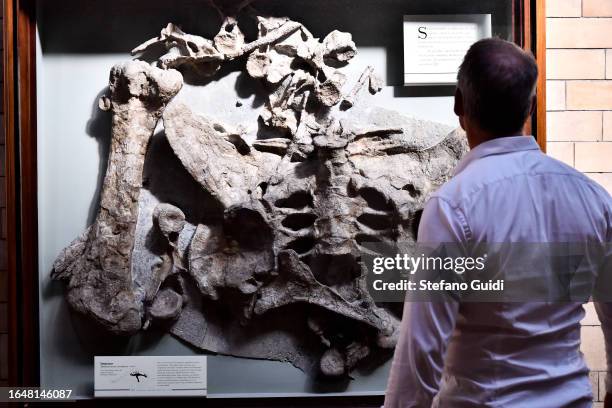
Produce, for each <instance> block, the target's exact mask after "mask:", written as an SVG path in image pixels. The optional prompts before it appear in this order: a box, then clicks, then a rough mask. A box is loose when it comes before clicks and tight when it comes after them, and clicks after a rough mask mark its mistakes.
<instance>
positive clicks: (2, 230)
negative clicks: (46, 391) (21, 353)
mask: <svg viewBox="0 0 612 408" xmlns="http://www.w3.org/2000/svg"><path fill="white" fill-rule="evenodd" d="M2 17H3V12H2V3H1V2H0V24H1V23H2ZM0 48H2V32H1V30H0ZM3 62H4V61H3V59H0V90H1V89H2V86H4V84H2V79H1V78H2V73H3V72H4V69H3V68H4V67H3ZM0 122H1V123H3V122H4V103H3V98H0ZM4 141H5V138H4V127H3V126H0V386H6V385H7V383H8V358H7V357H8V334H7V327H8V324H7V321H8V316H7V314H8V313H7V300H8V299H7V280H8V279H7V276H8V272H7V248H6V183H5V178H4V175H5V148H4Z"/></svg>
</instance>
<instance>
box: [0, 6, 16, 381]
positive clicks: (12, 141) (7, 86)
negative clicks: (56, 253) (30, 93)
mask: <svg viewBox="0 0 612 408" xmlns="http://www.w3.org/2000/svg"><path fill="white" fill-rule="evenodd" d="M3 10H4V12H3V13H4V18H3V22H2V39H3V42H2V48H3V49H4V52H3V66H4V72H3V84H4V86H3V97H2V99H3V104H4V123H3V127H4V135H5V143H6V161H5V165H6V170H5V172H6V196H7V205H6V223H7V225H6V230H7V255H8V283H7V286H8V288H7V290H8V301H9V304H8V314H9V320H8V332H9V339H8V356H7V358H8V363H9V373H8V374H9V375H8V378H9V384H10V385H15V384H18V379H17V377H18V358H17V356H18V354H19V351H18V344H19V340H18V338H17V336H18V331H17V330H18V325H17V318H16V316H17V313H18V312H17V298H18V296H17V282H16V277H17V255H16V254H17V240H18V239H17V222H16V220H17V191H16V189H17V187H16V181H17V174H16V168H17V162H18V157H17V140H16V137H17V136H16V129H15V120H14V118H15V97H16V95H15V88H14V83H15V70H14V67H15V55H14V49H15V43H14V36H13V32H14V18H13V2H12V0H3Z"/></svg>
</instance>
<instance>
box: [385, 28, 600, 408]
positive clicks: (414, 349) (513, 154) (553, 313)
mask: <svg viewBox="0 0 612 408" xmlns="http://www.w3.org/2000/svg"><path fill="white" fill-rule="evenodd" d="M537 76H538V70H537V65H536V63H535V60H534V59H533V57H532V56H531V54H528V53H527V52H525V51H523V50H522V49H520V48H519V47H517V46H516V45H514V44H512V43H509V42H506V41H503V40H500V39H487V40H482V41H479V42H477V43H476V44H474V45H473V46H472V47H471V48H470V50H469V51H468V53H467V55H466V57H465V60H464V62H463V64H462V65H461V68H460V71H459V75H458V86H457V91H456V95H455V113H456V114H457V115H458V116H459V121H460V123H461V127H462V128H463V129H464V130H465V131H466V134H467V138H468V143H469V146H470V148H471V151H470V152H469V153H468V154H467V155H466V156H465V157H464V158H463V159H462V161H461V162H460V163H459V164H458V166H457V169H456V170H455V174H454V177H453V178H452V179H451V180H450V181H449V182H448V183H446V184H445V185H443V186H442V187H441V188H440V189H439V190H438V191H437V192H436V193H435V194H433V196H432V198H431V199H430V200H429V202H428V203H427V205H426V207H425V210H424V212H423V216H422V219H421V224H420V228H419V233H418V241H419V242H424V243H471V244H482V243H508V242H522V243H559V242H561V243H563V242H577V241H579V242H595V243H601V245H602V247H604V248H610V246H609V245H607V244H606V243H609V242H612V199H611V198H610V195H609V194H608V193H607V192H606V191H605V190H604V189H603V188H601V187H600V186H599V185H597V184H596V183H594V182H593V181H591V180H590V179H588V178H587V177H586V176H584V175H582V174H580V173H578V172H577V171H575V170H574V169H572V168H570V167H569V166H566V165H564V164H563V163H560V162H558V161H556V160H554V159H552V158H549V157H548V156H546V155H545V154H543V153H542V152H541V151H540V149H539V147H538V145H537V143H536V141H535V139H534V138H533V137H531V136H527V135H525V134H524V131H523V129H524V125H525V123H526V121H527V119H528V118H529V116H530V114H531V112H533V109H534V106H535V97H534V96H535V87H536V81H537ZM611 159H612V158H611ZM602 260H603V261H602V262H601V263H600V264H599V269H600V271H607V272H608V273H610V274H612V256H611V254H610V253H609V252H604V256H603V257H602ZM606 262H607V263H606ZM532 272H535V273H538V272H537V271H532ZM597 273H600V272H597ZM597 309H598V311H599V312H600V318H601V320H602V327H603V328H604V332H605V334H606V338H607V342H608V344H612V307H610V306H608V305H607V304H603V303H602V304H598V305H597ZM583 316H584V310H583V308H582V305H581V304H580V303H570V302H566V303H552V302H544V301H540V302H532V303H518V302H515V303H512V302H506V303H502V302H499V303H467V302H462V301H461V300H460V298H459V299H457V298H455V300H449V301H445V302H433V301H430V302H413V303H411V302H406V304H405V307H404V315H403V319H402V326H401V334H400V338H399V342H398V344H397V347H396V351H395V356H394V360H393V364H392V368H391V374H390V378H389V383H388V388H387V395H386V399H385V408H408V407H429V406H432V405H433V406H440V407H452V408H458V407H521V408H525V407H537V408H541V407H590V406H591V404H592V402H591V401H592V395H591V389H590V388H591V387H590V385H589V381H588V377H587V373H588V369H587V367H586V364H585V362H584V360H583V357H582V354H581V353H580V350H579V346H580V320H581V319H582V318H583ZM609 352H612V348H611V349H610V350H609ZM609 355H610V353H609ZM611 378H612V377H611ZM608 391H612V381H610V382H608Z"/></svg>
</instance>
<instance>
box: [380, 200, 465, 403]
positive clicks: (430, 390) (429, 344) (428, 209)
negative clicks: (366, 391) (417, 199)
mask: <svg viewBox="0 0 612 408" xmlns="http://www.w3.org/2000/svg"><path fill="white" fill-rule="evenodd" d="M468 238H469V229H468V227H467V224H466V220H465V217H464V216H463V214H462V213H461V212H460V211H459V210H458V209H456V208H453V207H452V206H451V205H450V204H449V203H448V202H446V201H444V200H442V199H439V198H432V199H431V200H430V201H429V202H428V203H427V205H426V206H425V210H424V211H423V216H422V217H421V224H420V227H419V233H418V241H419V242H425V243H427V244H428V245H429V244H435V243H458V244H465V243H467V241H468ZM458 311H459V302H458V301H457V300H456V299H451V298H448V299H447V300H445V301H436V302H424V301H420V302H409V301H407V302H406V303H405V304H404V313H403V316H402V323H401V327H400V335H399V340H398V343H397V346H396V348H395V355H394V357H393V362H392V365H391V372H390V375H389V381H388V384H387V391H386V395H385V405H384V408H411V407H427V408H429V407H430V406H431V403H432V401H433V399H434V397H435V396H436V394H437V393H438V389H439V384H440V380H441V377H442V372H443V369H444V357H445V355H446V350H447V346H448V342H449V340H450V337H451V335H452V333H453V330H454V328H455V322H456V318H457V313H458Z"/></svg>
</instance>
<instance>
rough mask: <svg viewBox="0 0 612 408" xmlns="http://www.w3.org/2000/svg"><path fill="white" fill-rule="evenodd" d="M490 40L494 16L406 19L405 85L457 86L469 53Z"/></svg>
mask: <svg viewBox="0 0 612 408" xmlns="http://www.w3.org/2000/svg"><path fill="white" fill-rule="evenodd" d="M487 37H491V14H461V15H407V16H404V84H405V85H454V84H456V83H457V72H458V70H459V66H460V65H461V62H462V61H463V57H464V56H465V53H466V52H467V50H468V49H469V47H470V46H471V45H472V44H473V43H475V42H476V41H478V40H480V39H483V38H487Z"/></svg>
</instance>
